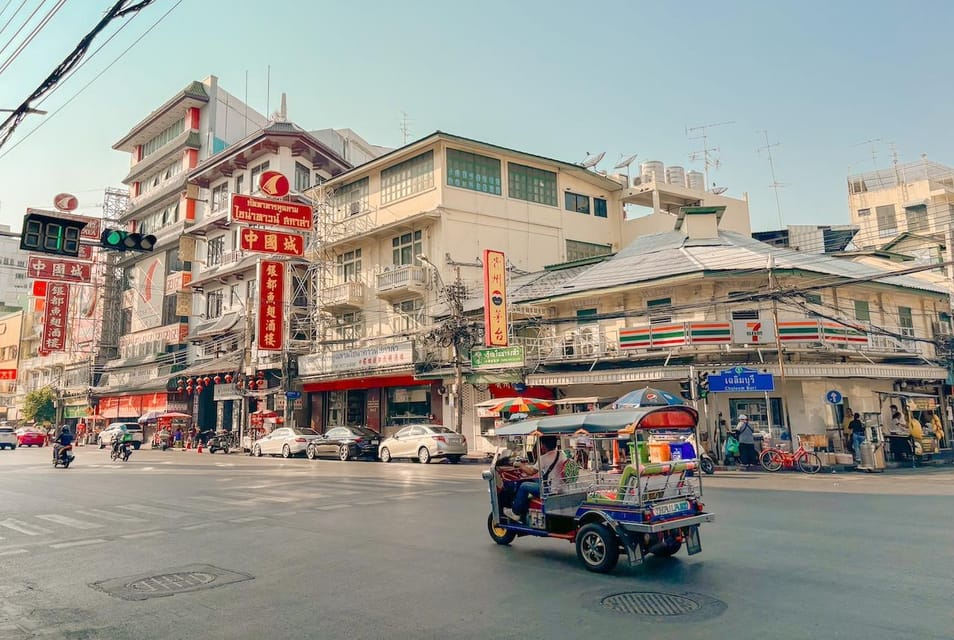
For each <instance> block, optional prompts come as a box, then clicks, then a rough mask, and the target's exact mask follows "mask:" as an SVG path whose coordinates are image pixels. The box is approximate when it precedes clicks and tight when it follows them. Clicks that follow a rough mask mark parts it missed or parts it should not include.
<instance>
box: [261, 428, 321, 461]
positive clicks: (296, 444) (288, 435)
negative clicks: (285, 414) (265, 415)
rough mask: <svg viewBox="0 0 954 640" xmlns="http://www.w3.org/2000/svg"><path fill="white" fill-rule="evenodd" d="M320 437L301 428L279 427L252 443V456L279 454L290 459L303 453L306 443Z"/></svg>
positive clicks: (312, 430) (315, 432) (311, 431)
mask: <svg viewBox="0 0 954 640" xmlns="http://www.w3.org/2000/svg"><path fill="white" fill-rule="evenodd" d="M320 437H321V435H320V434H319V433H318V432H317V431H315V430H314V429H306V428H302V427H281V428H279V429H275V430H274V431H272V432H271V433H269V434H268V435H267V436H265V437H264V438H260V439H258V440H256V441H255V442H253V443H252V454H253V455H256V456H262V455H277V454H281V455H282V457H283V458H290V457H292V456H297V455H301V454H303V453H305V449H307V448H308V443H309V442H311V441H312V440H317V439H318V438H320Z"/></svg>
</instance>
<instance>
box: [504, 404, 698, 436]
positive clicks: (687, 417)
mask: <svg viewBox="0 0 954 640" xmlns="http://www.w3.org/2000/svg"><path fill="white" fill-rule="evenodd" d="M698 420H699V414H698V413H697V412H696V410H695V409H693V408H692V407H688V406H671V407H633V408H631V409H615V410H610V411H590V412H587V413H571V414H564V415H558V416H548V417H545V418H534V419H531V420H522V421H520V422H516V423H514V424H508V425H504V426H502V427H500V428H498V429H497V430H496V432H495V434H496V435H498V436H528V435H531V434H533V433H536V434H540V435H570V434H574V433H576V432H577V431H583V432H586V433H589V434H591V435H598V434H615V433H617V432H620V431H623V432H625V433H633V432H634V431H635V430H636V429H665V428H679V429H689V428H694V427H695V426H696V423H697V422H698Z"/></svg>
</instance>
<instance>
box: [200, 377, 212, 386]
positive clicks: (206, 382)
mask: <svg viewBox="0 0 954 640" xmlns="http://www.w3.org/2000/svg"><path fill="white" fill-rule="evenodd" d="M202 382H204V383H205V386H209V384H210V383H211V382H212V378H210V377H209V376H206V377H205V378H204V379H203V380H202Z"/></svg>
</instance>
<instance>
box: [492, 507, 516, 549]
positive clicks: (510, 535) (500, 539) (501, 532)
mask: <svg viewBox="0 0 954 640" xmlns="http://www.w3.org/2000/svg"><path fill="white" fill-rule="evenodd" d="M487 532H488V533H489V534H490V537H491V538H492V539H493V541H494V542H496V543H497V544H502V545H508V544H510V543H511V542H513V539H514V538H516V537H517V534H516V533H514V532H513V531H510V530H509V529H504V528H503V527H499V526H495V525H494V514H492V513H491V514H489V515H488V516H487Z"/></svg>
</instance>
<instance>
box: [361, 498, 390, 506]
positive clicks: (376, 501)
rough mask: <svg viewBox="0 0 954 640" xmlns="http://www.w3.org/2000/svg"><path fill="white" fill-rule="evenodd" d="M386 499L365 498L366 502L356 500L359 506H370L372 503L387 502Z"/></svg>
mask: <svg viewBox="0 0 954 640" xmlns="http://www.w3.org/2000/svg"><path fill="white" fill-rule="evenodd" d="M385 503H386V501H385V500H365V501H364V502H355V504H356V505H358V506H359V507H369V506H371V505H372V504H385Z"/></svg>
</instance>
